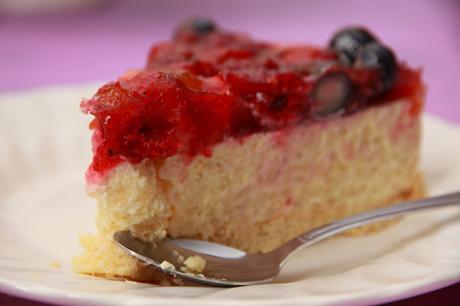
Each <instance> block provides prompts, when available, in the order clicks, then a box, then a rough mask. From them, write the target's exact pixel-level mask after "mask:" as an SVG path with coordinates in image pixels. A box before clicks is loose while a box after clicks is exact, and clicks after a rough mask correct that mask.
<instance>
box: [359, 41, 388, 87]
mask: <svg viewBox="0 0 460 306" xmlns="http://www.w3.org/2000/svg"><path fill="white" fill-rule="evenodd" d="M354 66H355V67H356V68H367V69H369V68H371V69H376V70H377V71H378V74H379V76H380V82H381V84H380V85H381V86H380V90H379V91H378V94H380V93H383V92H385V91H388V90H389V89H390V88H391V87H392V86H393V84H394V81H395V78H396V70H397V63H396V57H395V55H394V54H393V52H392V51H391V50H390V49H389V48H387V47H385V46H382V45H381V44H379V43H377V42H373V43H370V44H367V45H365V46H364V47H362V48H361V49H360V50H359V53H358V56H357V58H356V61H355V65H354Z"/></svg>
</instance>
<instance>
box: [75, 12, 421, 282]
mask: <svg viewBox="0 0 460 306" xmlns="http://www.w3.org/2000/svg"><path fill="white" fill-rule="evenodd" d="M424 93H425V90H424V85H423V83H422V80H421V76H420V71H418V70H414V69H412V68H410V67H408V66H407V65H406V64H405V63H403V62H401V61H399V60H398V59H397V58H396V56H395V55H394V53H393V51H392V50H391V49H390V48H388V47H387V46H385V45H384V44H383V43H382V42H381V41H379V40H378V39H377V38H375V37H374V36H373V35H372V34H371V33H369V32H368V31H367V30H365V29H363V28H356V27H354V28H347V29H344V30H341V31H339V32H337V33H336V34H335V35H334V36H333V38H332V39H331V41H330V43H329V46H327V47H323V48H321V47H314V46H309V45H291V46H285V45H278V44H272V43H266V42H260V41H256V40H253V39H251V38H250V37H248V36H246V35H242V34H237V33H232V32H228V31H225V30H222V29H220V28H218V27H217V26H216V25H215V24H214V23H213V22H211V21H209V20H204V19H195V20H191V21H188V22H185V23H184V24H182V25H181V26H179V27H178V28H177V29H176V31H175V32H174V35H173V37H172V39H171V41H168V42H163V43H159V44H156V45H154V46H153V48H152V49H151V50H150V53H149V56H148V61H147V64H146V66H145V67H144V68H142V69H139V70H131V71H129V72H128V73H126V74H125V75H123V76H121V77H120V78H119V79H118V80H116V81H114V82H111V83H108V84H106V85H104V86H102V87H101V88H100V89H99V90H98V91H97V93H96V94H95V95H94V97H93V98H91V99H87V100H84V101H83V102H82V103H81V108H82V110H83V111H84V112H85V113H88V114H91V115H93V116H94V120H93V121H92V123H91V124H90V128H91V130H92V131H93V137H92V143H93V152H94V157H93V161H92V163H91V165H90V166H89V169H88V171H87V173H86V182H87V190H88V192H89V194H90V195H91V196H92V197H94V198H95V199H96V201H97V206H98V213H97V216H96V224H97V232H96V233H94V234H91V235H85V236H83V237H82V239H81V242H82V245H83V247H84V250H85V252H84V254H83V255H81V256H79V257H77V258H75V260H74V266H75V270H76V271H78V272H81V273H86V274H92V275H99V276H103V277H107V278H123V279H131V280H137V281H146V282H158V281H161V279H162V278H163V277H162V276H161V274H159V273H158V272H157V271H156V270H154V269H152V268H149V267H145V266H143V265H142V264H140V263H139V262H138V261H136V260H135V259H133V258H131V257H130V256H129V255H127V254H126V253H124V251H122V250H121V249H119V248H118V247H117V246H116V245H115V244H114V243H113V241H112V235H113V233H114V232H116V231H119V230H130V231H131V232H132V233H133V234H134V235H135V236H137V237H139V238H140V239H143V240H145V241H155V240H158V239H162V238H164V237H166V236H171V237H191V238H198V239H205V240H210V241H215V242H219V243H223V244H226V245H230V246H233V247H236V248H239V249H242V250H244V251H247V252H267V251H270V250H273V249H274V248H276V247H278V246H280V245H281V244H283V243H284V242H286V241H288V240H290V239H292V238H293V237H295V236H297V235H299V234H301V233H303V232H305V231H307V230H310V229H313V228H315V227H318V226H321V225H324V224H326V223H329V222H332V221H334V220H337V219H340V218H343V217H346V216H350V215H353V214H356V213H359V212H362V211H366V210H370V209H374V208H378V207H382V206H386V205H391V204H393V203H396V202H398V201H402V200H409V199H414V198H418V197H421V196H423V182H422V179H421V176H420V174H419V171H418V169H417V165H418V160H419V149H420V115H421V110H422V106H423V99H424ZM381 227H383V226H382V225H380V226H375V225H374V226H366V227H363V228H362V229H361V230H358V231H355V232H356V233H361V234H362V233H368V232H371V231H373V230H375V229H378V228H381Z"/></svg>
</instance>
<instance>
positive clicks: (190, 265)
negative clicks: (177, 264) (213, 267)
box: [181, 256, 206, 273]
mask: <svg viewBox="0 0 460 306" xmlns="http://www.w3.org/2000/svg"><path fill="white" fill-rule="evenodd" d="M205 266H206V260H204V259H203V258H201V257H200V256H189V257H187V259H186V260H184V266H183V267H181V271H184V272H193V273H201V272H203V271H204V268H205Z"/></svg>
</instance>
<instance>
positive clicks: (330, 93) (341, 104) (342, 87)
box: [311, 72, 353, 118]
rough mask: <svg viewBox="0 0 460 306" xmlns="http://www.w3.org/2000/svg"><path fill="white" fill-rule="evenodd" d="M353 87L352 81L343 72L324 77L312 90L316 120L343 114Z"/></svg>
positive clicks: (312, 108)
mask: <svg viewBox="0 0 460 306" xmlns="http://www.w3.org/2000/svg"><path fill="white" fill-rule="evenodd" d="M352 87H353V84H352V81H351V80H350V78H349V77H348V76H347V75H346V74H345V73H343V72H332V73H328V74H325V75H323V76H322V77H321V78H320V79H319V80H318V81H317V82H316V84H315V86H314V87H313V90H312V103H311V113H312V115H313V116H314V117H316V118H325V117H328V116H330V115H333V114H338V113H342V112H343V111H344V110H345V108H346V106H347V103H348V102H350V99H351V96H352Z"/></svg>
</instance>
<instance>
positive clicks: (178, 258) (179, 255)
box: [173, 250, 184, 263]
mask: <svg viewBox="0 0 460 306" xmlns="http://www.w3.org/2000/svg"><path fill="white" fill-rule="evenodd" d="M173 255H174V256H176V257H177V262H178V263H183V262H184V256H182V255H181V254H179V252H177V251H175V250H174V251H173Z"/></svg>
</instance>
